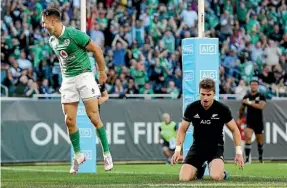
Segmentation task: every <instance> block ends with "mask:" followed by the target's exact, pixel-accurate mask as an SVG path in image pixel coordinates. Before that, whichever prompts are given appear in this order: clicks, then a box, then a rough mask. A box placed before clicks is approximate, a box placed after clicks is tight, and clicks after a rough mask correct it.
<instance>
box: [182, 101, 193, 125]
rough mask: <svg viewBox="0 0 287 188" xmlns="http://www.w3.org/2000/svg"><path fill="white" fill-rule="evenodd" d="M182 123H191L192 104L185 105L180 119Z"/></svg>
mask: <svg viewBox="0 0 287 188" xmlns="http://www.w3.org/2000/svg"><path fill="white" fill-rule="evenodd" d="M182 119H183V120H184V121H188V122H191V119H192V104H189V105H187V107H186V109H185V111H184V115H183V118H182Z"/></svg>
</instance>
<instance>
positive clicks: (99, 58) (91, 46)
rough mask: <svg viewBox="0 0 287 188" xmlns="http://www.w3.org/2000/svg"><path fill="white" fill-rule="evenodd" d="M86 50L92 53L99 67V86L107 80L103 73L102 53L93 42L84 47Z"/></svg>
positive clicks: (103, 60)
mask: <svg viewBox="0 0 287 188" xmlns="http://www.w3.org/2000/svg"><path fill="white" fill-rule="evenodd" d="M86 49H87V50H88V51H89V52H93V53H94V54H95V58H96V61H97V64H98V66H99V73H100V75H99V82H100V84H103V83H105V82H106V80H107V75H106V72H105V59H104V55H103V51H102V49H101V47H100V46H98V45H97V44H96V43H95V42H94V41H92V40H91V41H90V42H89V43H88V45H87V46H86Z"/></svg>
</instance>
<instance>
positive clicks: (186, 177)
mask: <svg viewBox="0 0 287 188" xmlns="http://www.w3.org/2000/svg"><path fill="white" fill-rule="evenodd" d="M194 179H195V176H194V177H190V176H179V181H192V180H194Z"/></svg>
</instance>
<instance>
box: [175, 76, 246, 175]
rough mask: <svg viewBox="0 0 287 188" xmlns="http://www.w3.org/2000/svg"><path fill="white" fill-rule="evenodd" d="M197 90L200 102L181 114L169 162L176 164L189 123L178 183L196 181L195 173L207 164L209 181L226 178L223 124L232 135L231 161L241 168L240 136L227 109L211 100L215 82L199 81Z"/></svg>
mask: <svg viewBox="0 0 287 188" xmlns="http://www.w3.org/2000/svg"><path fill="white" fill-rule="evenodd" d="M199 89H200V91H199V92H200V100H198V101H195V102H193V103H191V104H189V105H188V106H187V108H186V110H185V112H184V117H183V120H182V123H181V125H180V127H179V130H178V135H177V140H176V149H175V153H174V155H173V156H172V159H171V162H172V164H175V163H176V162H177V161H178V159H179V157H180V151H181V149H182V144H183V142H184V138H185V134H186V131H187V130H188V127H189V125H190V123H192V125H193V126H194V133H193V140H194V142H193V144H192V146H191V148H190V150H189V152H188V154H187V156H186V158H185V159H184V162H183V165H182V167H181V170H180V174H179V179H180V180H181V181H190V180H194V179H196V177H197V170H198V169H199V170H200V169H201V168H202V166H203V164H204V163H205V162H206V161H207V163H208V165H209V175H210V177H211V179H213V180H224V179H227V177H228V174H227V172H226V171H225V170H224V157H223V152H224V140H223V126H224V124H225V125H226V126H227V127H228V128H229V130H230V131H231V132H232V134H233V140H234V144H235V150H236V155H235V159H234V160H235V162H236V163H238V164H239V166H240V168H242V169H243V166H244V160H243V157H242V150H241V146H240V145H241V144H240V141H241V138H240V133H239V130H238V128H237V125H236V123H235V121H234V119H233V118H232V115H231V112H230V110H229V108H228V107H227V106H226V105H224V104H223V103H221V102H219V101H217V100H215V99H214V97H215V82H214V81H213V80H212V79H209V78H206V79H203V80H202V81H201V82H200V84H199Z"/></svg>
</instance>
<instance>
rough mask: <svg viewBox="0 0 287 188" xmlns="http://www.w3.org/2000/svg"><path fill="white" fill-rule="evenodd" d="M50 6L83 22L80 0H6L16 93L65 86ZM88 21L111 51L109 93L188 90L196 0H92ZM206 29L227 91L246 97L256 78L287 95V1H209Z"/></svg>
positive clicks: (6, 71)
mask: <svg viewBox="0 0 287 188" xmlns="http://www.w3.org/2000/svg"><path fill="white" fill-rule="evenodd" d="M49 7H57V8H58V9H60V11H61V12H62V19H63V23H64V24H65V25H68V26H73V27H76V28H78V29H80V0H13V1H11V0H2V1H1V83H2V85H4V86H5V87H7V88H8V91H9V96H15V97H31V96H32V95H33V94H51V93H58V92H59V88H60V86H61V72H60V66H59V63H58V59H57V57H56V55H55V54H54V53H53V51H52V49H51V48H50V47H49V45H48V38H49V35H48V33H47V32H45V31H44V30H43V29H42V27H41V23H40V21H41V11H42V10H44V9H46V8H49ZM86 21H87V34H89V35H90V37H91V38H92V40H94V41H95V42H96V43H97V44H98V45H99V46H101V48H102V49H103V51H104V56H105V60H106V70H107V75H108V80H107V84H106V89H107V90H108V92H109V93H111V94H119V95H120V96H121V97H124V96H125V94H172V95H173V96H174V97H175V98H177V97H180V96H181V90H182V62H181V40H182V39H183V38H187V37H196V36H197V0H87V20H86ZM205 31H206V37H217V38H219V40H220V63H221V65H220V70H219V72H220V94H236V96H237V97H238V98H242V97H243V95H244V94H245V93H246V91H247V90H248V83H249V81H250V80H251V79H252V78H254V77H256V78H258V79H259V82H260V90H261V91H262V92H264V93H265V94H266V96H267V97H269V98H270V97H272V96H281V97H287V63H286V62H287V60H286V59H287V6H286V2H285V1H284V0H207V1H206V3H205ZM94 61H95V60H94V59H93V58H92V57H91V63H92V64H94V63H95V62H94ZM94 71H95V74H96V69H95V70H94Z"/></svg>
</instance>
